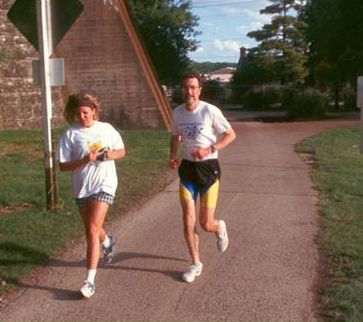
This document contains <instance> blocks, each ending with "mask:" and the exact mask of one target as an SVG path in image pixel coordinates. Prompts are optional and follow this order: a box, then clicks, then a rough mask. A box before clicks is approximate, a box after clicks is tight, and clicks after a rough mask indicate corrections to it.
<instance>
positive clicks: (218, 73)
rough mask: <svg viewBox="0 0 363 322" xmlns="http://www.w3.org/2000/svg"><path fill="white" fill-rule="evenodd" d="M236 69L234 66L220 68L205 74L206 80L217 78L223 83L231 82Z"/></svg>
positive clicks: (216, 79)
mask: <svg viewBox="0 0 363 322" xmlns="http://www.w3.org/2000/svg"><path fill="white" fill-rule="evenodd" d="M235 71H236V68H234V67H225V68H220V69H217V70H215V71H212V72H210V73H207V74H205V75H204V77H205V79H206V80H215V81H218V82H219V83H221V84H226V83H229V82H230V81H231V80H232V77H233V74H234V72H235Z"/></svg>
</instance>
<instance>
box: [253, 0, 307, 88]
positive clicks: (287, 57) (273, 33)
mask: <svg viewBox="0 0 363 322" xmlns="http://www.w3.org/2000/svg"><path fill="white" fill-rule="evenodd" d="M269 1H270V2H271V3H272V4H271V5H269V6H267V7H265V8H264V9H262V10H260V13H261V14H268V15H272V18H271V23H269V24H265V25H264V26H263V27H262V29H261V30H256V31H252V32H249V33H248V34H247V35H248V36H249V37H250V38H254V39H255V40H256V41H257V42H258V43H259V44H258V46H257V47H255V48H252V49H251V50H250V55H253V56H255V57H258V59H257V58H256V59H255V61H259V64H261V65H262V66H263V68H264V69H267V70H270V73H272V75H274V78H275V79H279V80H280V81H281V84H285V83H300V82H303V81H304V78H305V77H306V75H307V70H306V68H305V66H304V63H305V62H306V44H305V42H304V28H305V27H306V25H305V23H304V22H303V21H301V20H300V19H299V15H300V13H301V12H302V11H303V8H304V0H269Z"/></svg>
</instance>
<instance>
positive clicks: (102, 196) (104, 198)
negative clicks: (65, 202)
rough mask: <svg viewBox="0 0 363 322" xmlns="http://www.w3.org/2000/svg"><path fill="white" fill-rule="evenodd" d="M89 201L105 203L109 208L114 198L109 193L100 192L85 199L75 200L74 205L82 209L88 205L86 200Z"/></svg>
mask: <svg viewBox="0 0 363 322" xmlns="http://www.w3.org/2000/svg"><path fill="white" fill-rule="evenodd" d="M90 199H96V200H98V201H100V202H103V203H106V204H108V205H109V206H111V205H112V204H113V199H114V197H113V196H112V195H110V194H109V193H106V192H103V191H100V192H97V193H95V194H93V195H90V196H89V197H86V198H76V204H77V206H78V208H83V207H84V206H86V205H87V203H88V200H90Z"/></svg>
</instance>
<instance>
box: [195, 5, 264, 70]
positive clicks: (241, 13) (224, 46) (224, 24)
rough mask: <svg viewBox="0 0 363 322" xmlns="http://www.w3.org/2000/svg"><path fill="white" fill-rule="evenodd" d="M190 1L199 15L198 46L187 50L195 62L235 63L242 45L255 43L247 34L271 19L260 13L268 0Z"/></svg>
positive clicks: (253, 44)
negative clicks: (192, 49) (193, 50)
mask: <svg viewBox="0 0 363 322" xmlns="http://www.w3.org/2000/svg"><path fill="white" fill-rule="evenodd" d="M192 4H193V8H192V12H193V13H194V14H196V15H197V16H199V26H198V27H197V28H196V30H198V31H201V32H202V34H201V35H199V36H198V37H197V40H198V41H199V42H200V47H199V48H198V50H197V51H196V52H193V53H190V54H189V57H190V58H191V59H192V60H194V61H197V62H204V61H209V62H231V63H237V62H238V58H239V48H240V47H241V46H244V47H246V48H250V47H253V46H255V45H256V42H255V41H254V39H252V38H249V37H247V35H246V34H247V33H248V32H249V31H253V30H258V29H260V28H261V27H262V26H263V25H264V24H266V23H269V22H270V20H271V17H270V16H268V15H260V13H259V11H260V10H261V9H263V8H265V7H266V6H267V5H271V2H269V1H267V0H192Z"/></svg>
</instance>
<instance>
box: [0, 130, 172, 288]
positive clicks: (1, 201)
mask: <svg viewBox="0 0 363 322" xmlns="http://www.w3.org/2000/svg"><path fill="white" fill-rule="evenodd" d="M63 130H64V129H56V130H55V131H54V140H55V142H57V141H58V138H59V135H60V133H61V132H62V131H63ZM42 135H43V133H42V131H41V130H3V131H0V295H2V294H4V292H5V291H6V290H8V289H9V287H10V288H11V287H12V286H16V285H17V284H18V283H19V282H20V281H21V279H22V277H23V276H24V275H25V274H26V273H28V272H29V271H30V270H31V269H32V268H35V267H38V266H41V265H44V264H46V263H47V261H48V259H49V258H50V257H51V256H52V255H54V254H55V253H56V252H57V251H59V250H62V249H64V248H65V247H66V246H67V244H68V243H69V242H70V240H72V239H73V238H76V237H78V236H80V235H81V234H83V226H82V223H81V220H80V217H79V215H78V209H77V208H76V206H75V204H74V200H73V197H72V194H71V178H70V172H60V171H59V170H58V169H57V184H58V190H59V192H58V208H57V210H56V211H54V212H52V211H47V210H46V209H45V208H46V193H45V175H44V166H43V164H44V159H43V139H42ZM121 135H122V138H123V140H124V143H125V146H126V157H125V158H124V159H122V160H118V161H116V165H117V171H118V177H119V187H118V190H117V195H116V200H115V204H114V206H113V207H112V208H111V211H110V212H109V216H108V220H110V219H111V218H112V217H115V216H122V215H123V214H124V213H125V212H126V211H127V210H128V209H130V208H132V207H134V206H136V205H138V204H141V203H142V202H143V201H145V200H146V199H147V198H148V197H150V196H151V195H152V194H154V193H155V192H157V191H160V190H161V189H162V187H165V185H166V184H167V183H168V182H169V181H170V179H171V177H172V176H173V175H175V174H172V173H171V172H170V171H169V170H168V168H167V160H168V152H169V148H168V147H169V134H168V133H167V132H165V131H121Z"/></svg>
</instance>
